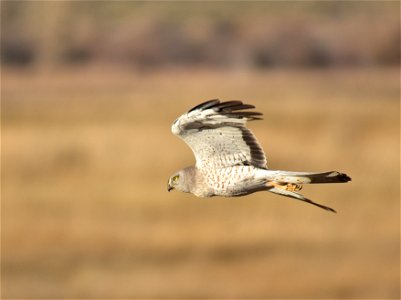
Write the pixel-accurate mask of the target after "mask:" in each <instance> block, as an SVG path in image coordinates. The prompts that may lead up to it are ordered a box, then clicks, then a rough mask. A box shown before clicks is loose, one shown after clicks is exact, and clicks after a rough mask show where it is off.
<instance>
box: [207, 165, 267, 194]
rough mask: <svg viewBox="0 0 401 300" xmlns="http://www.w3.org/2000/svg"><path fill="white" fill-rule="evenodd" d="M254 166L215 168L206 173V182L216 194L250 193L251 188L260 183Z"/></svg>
mask: <svg viewBox="0 0 401 300" xmlns="http://www.w3.org/2000/svg"><path fill="white" fill-rule="evenodd" d="M256 170H257V169H256V168H255V167H253V166H232V167H227V168H219V169H214V170H213V171H212V172H206V173H205V174H204V176H205V179H206V183H207V185H208V186H209V188H210V189H211V190H212V191H213V194H214V195H216V196H225V197H230V196H240V195H245V194H249V189H250V188H252V187H254V186H255V184H260V180H258V179H257V178H256V176H255V175H256Z"/></svg>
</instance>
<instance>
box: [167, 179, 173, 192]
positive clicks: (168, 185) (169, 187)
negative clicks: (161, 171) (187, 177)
mask: <svg viewBox="0 0 401 300" xmlns="http://www.w3.org/2000/svg"><path fill="white" fill-rule="evenodd" d="M173 189H174V187H172V186H171V185H170V181H169V182H167V191H168V192H170V191H171V190H173Z"/></svg>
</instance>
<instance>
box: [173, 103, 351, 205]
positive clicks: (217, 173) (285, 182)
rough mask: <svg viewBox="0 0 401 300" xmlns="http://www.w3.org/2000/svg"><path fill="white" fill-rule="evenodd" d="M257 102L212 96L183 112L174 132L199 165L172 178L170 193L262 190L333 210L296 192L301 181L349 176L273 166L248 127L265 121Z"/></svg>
mask: <svg viewBox="0 0 401 300" xmlns="http://www.w3.org/2000/svg"><path fill="white" fill-rule="evenodd" d="M254 108H255V106H253V105H250V104H244V103H243V102H242V101H226V102H220V101H219V100H218V99H213V100H209V101H206V102H204V103H201V104H199V105H197V106H195V107H194V108H192V109H191V110H189V111H188V112H186V113H184V114H183V115H182V116H180V117H179V118H178V119H177V120H175V122H174V123H173V125H172V127H171V130H172V132H173V133H174V134H175V135H177V136H179V137H180V138H181V139H183V140H184V141H185V143H187V144H188V146H189V147H190V148H191V149H192V151H193V153H194V155H195V158H196V164H195V166H190V167H186V168H184V169H182V170H179V171H178V172H176V173H175V174H173V176H171V177H170V178H169V180H168V183H167V189H168V191H171V190H172V189H177V190H179V191H182V192H186V193H192V194H194V195H195V196H197V197H213V196H223V197H236V196H244V195H248V194H251V193H254V192H259V191H269V192H271V193H275V194H279V195H283V196H287V197H291V198H295V199H297V200H301V201H304V202H307V203H310V204H312V205H315V206H318V207H320V208H323V209H325V210H328V211H332V212H336V211H335V210H334V209H332V208H330V207H327V206H324V205H322V204H319V203H316V202H313V201H312V200H310V199H308V198H306V197H304V196H303V195H301V194H299V193H297V192H298V191H300V190H301V188H302V185H303V184H309V183H310V184H314V183H342V182H348V181H350V180H351V178H350V177H348V176H347V175H346V174H344V173H340V172H337V171H330V172H323V173H310V172H290V171H280V170H270V169H268V167H267V160H266V156H265V153H264V152H263V149H262V148H261V146H260V145H259V143H258V141H257V140H256V138H255V136H254V135H253V134H252V132H251V131H250V130H249V129H248V128H247V127H246V123H247V121H253V120H261V116H262V114H261V113H259V112H255V111H252V110H251V109H254Z"/></svg>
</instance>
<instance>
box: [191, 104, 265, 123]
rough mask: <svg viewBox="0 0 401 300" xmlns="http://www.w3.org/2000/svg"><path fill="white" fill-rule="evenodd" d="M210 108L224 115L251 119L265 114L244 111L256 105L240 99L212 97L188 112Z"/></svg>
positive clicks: (258, 118) (257, 118) (259, 118)
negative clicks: (224, 99) (221, 99)
mask: <svg viewBox="0 0 401 300" xmlns="http://www.w3.org/2000/svg"><path fill="white" fill-rule="evenodd" d="M210 108H213V109H215V110H216V111H218V112H219V113H221V114H223V115H230V116H231V117H234V118H247V119H249V121H252V120H261V117H260V116H262V115H263V114H262V113H260V112H256V111H243V110H246V109H254V108H255V106H253V105H251V104H244V103H243V102H242V101H240V100H230V101H224V102H220V100H219V99H212V100H208V101H205V102H202V103H201V104H198V105H197V106H195V107H193V108H191V109H190V110H189V111H188V112H192V111H194V110H197V109H200V110H205V109H210Z"/></svg>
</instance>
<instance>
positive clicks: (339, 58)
mask: <svg viewBox="0 0 401 300" xmlns="http://www.w3.org/2000/svg"><path fill="white" fill-rule="evenodd" d="M1 5H2V25H3V27H2V29H1V30H2V34H1V44H2V56H1V58H2V62H3V63H4V64H9V65H21V66H32V65H34V66H40V67H54V65H56V66H58V65H67V66H74V65H75V66H76V65H78V66H82V65H90V64H99V63H102V64H108V65H117V66H119V67H122V66H124V67H126V68H135V69H138V68H141V69H146V70H148V69H158V68H160V67H164V68H165V67H170V66H186V67H188V66H191V67H193V66H199V65H202V66H205V65H206V66H209V67H213V68H216V67H217V68H224V69H227V68H231V69H232V68H244V67H246V68H258V69H265V68H277V67H282V66H291V67H294V66H295V67H304V66H313V67H319V68H325V67H332V66H339V65H340V66H366V65H371V64H375V65H398V64H399V52H400V27H399V22H400V21H399V13H398V12H399V10H400V4H399V3H398V2H396V1H386V2H382V1H370V2H367V1H362V2H358V1H345V2H343V1H331V2H319V1H303V2H302V1H300V2H297V3H289V2H285V1H284V2H280V1H278V2H274V1H266V2H263V1H262V2H260V1H255V2H240V1H233V2H230V3H214V2H206V3H203V2H196V1H189V2H186V3H180V5H177V4H176V3H175V2H174V1H171V2H164V3H159V2H140V1H139V2H133V1H119V2H117V3H116V2H107V1H104V2H100V3H98V2H91V1H54V2H48V1H42V2H40V1H33V2H27V1H3V2H2V3H1Z"/></svg>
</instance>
